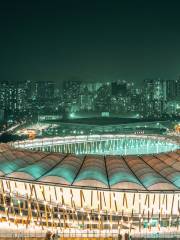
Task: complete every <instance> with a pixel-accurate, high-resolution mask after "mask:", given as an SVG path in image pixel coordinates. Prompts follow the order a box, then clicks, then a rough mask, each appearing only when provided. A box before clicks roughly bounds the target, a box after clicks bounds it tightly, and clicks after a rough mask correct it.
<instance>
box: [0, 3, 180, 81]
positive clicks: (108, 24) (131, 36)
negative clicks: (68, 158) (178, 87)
mask: <svg viewBox="0 0 180 240" xmlns="http://www.w3.org/2000/svg"><path fill="white" fill-rule="evenodd" d="M179 6H180V3H178V2H177V1H173V2H170V1H166V2H163V4H162V3H161V2H155V1H151V2H146V3H145V2H144V1H127V2H126V3H125V2H124V3H122V2H121V3H120V2H118V1H112V2H110V1H86V3H84V2H83V1H80V0H79V1H76V2H74V1H68V2H65V1H62V2H56V1H53V2H51V3H50V2H48V1H43V2H41V1H36V2H33V1H31V2H29V3H26V2H24V1H18V2H16V3H15V2H14V1H8V2H1V5H0V18H1V39H0V43H1V57H0V64H1V70H0V79H1V80H10V81H17V80H20V81H24V80H25V79H33V80H45V81H47V80H53V81H55V82H59V83H62V82H63V81H64V80H68V79H70V78H71V77H72V76H77V77H79V78H80V79H81V80H82V81H91V80H94V81H98V80H100V81H102V82H103V81H104V82H107V81H109V79H110V80H113V79H125V80H127V81H134V82H136V83H137V84H141V82H142V81H143V79H145V78H147V77H148V78H151V77H152V78H159V77H160V78H165V79H177V76H179V74H180V70H179V62H180V57H179V56H180V54H179V53H180V48H179V42H180V31H179V25H180V20H179V17H178V15H179V13H178V9H179Z"/></svg>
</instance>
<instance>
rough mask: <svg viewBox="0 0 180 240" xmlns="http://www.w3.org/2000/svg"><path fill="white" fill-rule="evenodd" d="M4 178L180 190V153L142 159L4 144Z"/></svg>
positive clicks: (0, 164)
mask: <svg viewBox="0 0 180 240" xmlns="http://www.w3.org/2000/svg"><path fill="white" fill-rule="evenodd" d="M0 176H1V177H8V178H12V179H14V178H15V179H20V180H23V181H25V180H27V181H40V182H43V183H47V184H50V183H52V184H62V185H64V184H65V185H68V186H77V187H79V186H82V187H87V188H90V187H91V188H92V187H96V188H105V189H116V190H125V189H128V190H138V191H140V190H148V191H155V190H164V191H166V190H180V150H176V151H174V152H168V153H161V154H153V155H140V156H117V155H116V156H114V155H111V156H109V155H108V156H101V155H72V154H59V153H45V152H40V151H36V152H35V151H30V150H20V149H15V148H12V147H10V146H9V145H7V144H0Z"/></svg>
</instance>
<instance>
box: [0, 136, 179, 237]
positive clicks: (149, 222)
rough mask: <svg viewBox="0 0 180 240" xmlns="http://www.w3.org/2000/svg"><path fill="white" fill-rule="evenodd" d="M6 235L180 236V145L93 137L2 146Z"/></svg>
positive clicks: (0, 208) (0, 201) (169, 140)
mask: <svg viewBox="0 0 180 240" xmlns="http://www.w3.org/2000/svg"><path fill="white" fill-rule="evenodd" d="M0 185H1V192H0V222H1V225H0V226H1V229H10V231H17V230H21V231H23V232H24V233H26V232H27V231H29V232H32V233H33V232H36V233H38V232H39V233H40V232H41V233H45V232H46V231H47V230H52V231H58V232H59V233H61V234H62V235H63V236H64V237H65V236H71V237H73V236H74V237H78V236H86V237H92V236H100V237H113V236H114V237H117V236H118V235H119V234H121V235H124V234H125V233H128V234H130V235H132V238H133V239H140V236H143V235H144V234H146V235H149V236H152V234H164V233H166V236H168V234H175V235H176V236H180V230H179V224H180V219H179V217H180V139H179V137H175V136H173V137H172V136H160V135H136V134H130V135H122V134H121V135H117V134H112V135H89V136H84V135H83V136H67V137H54V138H42V139H34V140H25V141H19V142H18V141H17V142H11V143H8V144H0Z"/></svg>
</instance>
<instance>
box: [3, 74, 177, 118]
mask: <svg viewBox="0 0 180 240" xmlns="http://www.w3.org/2000/svg"><path fill="white" fill-rule="evenodd" d="M79 113H81V114H83V113H84V114H87V116H88V114H93V113H94V114H95V113H96V114H97V113H98V114H99V115H101V116H118V117H124V116H126V117H132V116H135V117H137V118H161V117H162V116H167V115H168V116H179V115H180V78H179V79H177V80H161V79H145V80H144V82H143V84H142V86H141V87H137V86H136V85H135V84H134V83H130V82H127V81H125V80H117V81H112V82H105V83H104V82H91V83H89V82H82V81H80V80H77V79H75V80H69V81H64V82H63V84H62V86H61V87H57V86H56V84H55V82H53V81H31V80H27V81H25V82H8V81H1V82H0V120H1V121H3V120H4V121H7V122H8V121H14V120H15V119H16V120H17V119H22V118H27V117H28V118H29V117H33V116H37V115H39V114H61V115H63V116H64V117H68V116H74V115H76V114H79Z"/></svg>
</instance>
